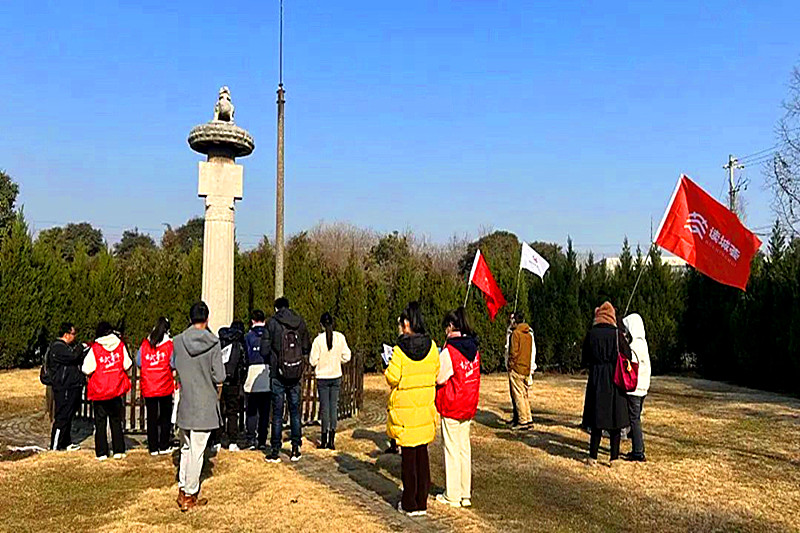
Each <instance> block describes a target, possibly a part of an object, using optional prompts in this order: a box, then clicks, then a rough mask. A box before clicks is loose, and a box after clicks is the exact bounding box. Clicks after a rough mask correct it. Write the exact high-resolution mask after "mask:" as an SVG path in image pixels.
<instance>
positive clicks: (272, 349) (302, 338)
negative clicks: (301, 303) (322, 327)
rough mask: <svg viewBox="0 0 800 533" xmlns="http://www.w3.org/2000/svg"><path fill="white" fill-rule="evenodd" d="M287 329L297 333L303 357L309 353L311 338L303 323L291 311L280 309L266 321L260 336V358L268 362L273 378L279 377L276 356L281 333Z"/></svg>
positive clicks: (281, 336)
mask: <svg viewBox="0 0 800 533" xmlns="http://www.w3.org/2000/svg"><path fill="white" fill-rule="evenodd" d="M287 327H288V328H291V329H294V330H296V331H297V338H298V340H299V342H300V348H301V350H302V352H303V355H304V356H306V358H307V357H308V354H310V353H311V337H310V336H309V334H308V328H306V323H305V321H304V320H303V319H302V318H301V317H300V315H298V314H297V313H295V312H294V311H292V310H291V309H281V310H280V311H278V312H277V313H275V314H274V315H272V317H271V318H270V319H269V320H268V321H267V325H266V327H265V328H264V334H263V335H262V336H261V356H262V357H263V358H264V359H266V360H268V361H269V366H270V375H271V376H272V377H273V378H279V376H280V374H278V354H279V353H280V351H281V344H282V343H283V332H284V330H285V329H286V328H287Z"/></svg>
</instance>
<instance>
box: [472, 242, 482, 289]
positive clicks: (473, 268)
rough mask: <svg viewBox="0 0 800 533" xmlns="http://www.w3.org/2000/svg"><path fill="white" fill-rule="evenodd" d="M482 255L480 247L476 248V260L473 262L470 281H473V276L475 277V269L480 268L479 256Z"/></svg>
mask: <svg viewBox="0 0 800 533" xmlns="http://www.w3.org/2000/svg"><path fill="white" fill-rule="evenodd" d="M480 256H481V251H480V249H477V250H475V260H474V261H473V262H472V270H470V271H469V283H472V278H474V277H475V271H476V270H477V269H478V258H480Z"/></svg>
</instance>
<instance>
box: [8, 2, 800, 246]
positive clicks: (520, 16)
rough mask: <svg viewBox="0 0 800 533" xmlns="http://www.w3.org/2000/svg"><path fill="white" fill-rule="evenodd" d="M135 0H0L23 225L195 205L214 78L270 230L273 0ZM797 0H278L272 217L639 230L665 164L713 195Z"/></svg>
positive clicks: (771, 88) (755, 203) (644, 238)
mask: <svg viewBox="0 0 800 533" xmlns="http://www.w3.org/2000/svg"><path fill="white" fill-rule="evenodd" d="M139 3H140V4H141V6H137V7H120V6H116V7H112V6H111V5H110V4H112V3H111V2H94V3H87V2H80V3H73V2H67V1H63V2H49V3H43V5H42V6H34V5H33V4H31V3H28V2H13V3H11V2H8V3H4V5H3V6H2V7H0V35H2V45H3V46H2V48H3V51H2V53H0V82H1V83H0V86H2V87H3V88H4V99H5V105H3V121H2V122H3V126H2V134H0V168H5V169H6V171H8V172H9V173H10V174H11V175H12V176H13V177H14V178H15V179H16V180H17V181H18V182H19V183H20V186H21V189H22V192H21V197H20V200H21V203H23V204H24V206H25V213H26V216H27V218H28V220H30V221H31V223H32V226H33V227H34V228H35V229H37V230H40V229H43V228H45V227H49V226H52V225H54V223H57V224H64V223H67V222H70V221H73V222H78V221H84V220H86V221H89V222H91V223H93V224H95V225H97V226H98V227H101V228H102V229H103V230H104V233H105V235H106V237H107V238H108V240H109V241H111V242H114V241H115V240H117V239H118V238H119V236H120V234H121V233H122V231H123V229H124V228H133V227H134V226H138V227H139V228H145V229H147V230H148V231H149V232H150V233H152V234H153V235H154V236H155V237H156V238H159V237H160V235H161V229H160V228H161V227H162V225H161V224H162V223H163V222H167V223H170V224H172V225H173V226H175V225H179V224H181V223H183V222H184V221H185V220H186V219H188V218H189V217H191V216H193V215H199V214H202V201H201V200H200V199H198V198H197V196H196V191H197V161H199V160H201V156H199V155H198V154H195V153H194V152H192V151H191V150H190V149H189V147H188V145H187V144H186V137H187V135H188V133H189V130H190V129H191V128H192V127H193V126H194V125H196V124H198V123H201V122H205V121H207V120H209V119H210V118H211V114H212V109H213V104H214V102H215V99H216V94H217V89H218V88H219V87H220V86H221V85H228V86H229V87H230V88H231V91H232V93H233V101H234V104H235V105H236V118H237V123H238V124H240V125H241V126H243V127H245V128H247V129H248V130H249V131H250V132H251V133H252V134H253V136H254V138H255V141H256V151H255V152H254V154H253V155H252V156H250V157H248V158H245V159H242V160H240V162H241V163H242V164H244V166H245V192H244V200H243V201H242V202H240V203H239V204H238V206H237V224H238V226H237V231H238V236H239V240H240V242H241V243H242V244H243V245H244V246H245V247H251V246H253V245H255V244H256V242H257V241H258V236H259V235H261V234H267V235H270V236H272V235H273V234H274V216H275V212H274V194H275V185H274V183H275V137H276V133H275V124H276V110H275V89H276V85H277V78H278V60H277V44H278V23H277V20H278V1H277V0H272V1H260V2H230V3H222V4H221V3H219V2H200V1H192V2H187V1H182V0H178V1H174V2H163V1H158V2H149V1H147V2H139ZM91 4H94V5H91ZM701 4H702V5H701ZM797 7H798V5H797V2H796V0H792V1H783V2H780V1H759V2H756V1H751V2H721V1H710V2H703V3H700V2H675V1H661V0H659V1H653V2H646V3H642V2H630V3H623V2H584V3H579V2H563V1H554V2H512V1H503V2H501V1H496V2H495V1H479V0H472V1H470V0H463V1H452V2H420V1H409V2H396V3H389V2H374V1H353V2H346V3H345V2H294V1H292V0H286V18H285V20H286V22H285V72H284V81H285V85H286V89H287V107H286V120H287V123H286V146H287V148H286V183H287V186H286V201H287V218H286V225H287V232H288V233H289V234H291V233H295V232H297V231H300V230H302V229H306V228H309V227H311V226H313V225H314V224H316V223H317V222H319V221H320V220H326V221H348V222H351V223H353V224H356V225H359V226H366V227H372V228H374V229H376V230H379V231H391V230H394V229H398V230H403V229H407V228H408V229H412V230H413V231H414V232H416V233H419V234H425V235H428V236H430V237H431V238H432V239H433V240H435V241H445V240H447V239H448V238H449V237H450V236H451V235H453V234H456V235H464V234H467V235H472V236H474V235H476V234H477V233H478V231H479V229H480V228H481V227H493V228H496V229H508V230H511V231H514V232H515V233H517V234H518V235H520V236H521V237H522V238H525V239H528V240H547V241H556V242H562V243H563V242H565V241H566V238H567V235H571V236H572V237H573V240H574V241H575V242H576V243H577V244H578V245H579V248H580V249H583V250H585V249H587V248H594V249H595V250H596V252H598V253H605V254H613V253H616V251H617V250H618V247H619V243H620V242H621V241H622V238H623V236H624V235H626V234H627V235H628V236H629V237H630V239H631V240H632V241H633V242H634V243H635V242H637V241H639V242H642V244H643V246H646V243H647V242H649V241H648V239H649V232H650V220H651V217H652V218H653V219H654V220H655V224H656V225H657V224H658V221H659V219H660V217H661V215H662V213H663V211H664V208H665V204H666V202H667V200H668V199H669V195H670V193H671V191H672V189H673V187H674V184H675V182H676V180H677V178H678V175H679V173H681V172H685V173H687V174H688V175H690V176H692V177H693V178H695V179H696V180H697V181H698V182H699V183H700V184H701V185H703V186H704V187H705V188H706V189H707V190H708V191H709V192H711V193H712V194H714V195H717V196H719V194H720V193H721V192H722V191H723V184H724V183H725V179H726V174H725V171H724V170H723V169H722V168H721V167H722V165H723V164H724V163H725V162H726V160H727V156H728V154H729V153H733V154H736V155H740V156H741V155H746V154H750V153H753V152H756V151H758V150H761V149H764V148H768V147H770V146H772V145H773V144H775V137H774V133H773V129H774V125H775V123H776V121H777V120H778V118H779V117H780V116H781V114H782V110H781V108H780V104H781V101H782V99H783V98H785V96H786V94H787V83H788V80H789V75H790V72H791V69H792V67H793V66H794V65H795V64H797V63H798V61H800V37H798V26H797V22H798V10H797ZM744 172H745V173H746V174H747V175H748V176H749V178H750V179H751V185H750V187H749V189H748V190H747V191H746V193H745V196H746V199H747V201H748V203H749V205H748V207H747V212H748V224H749V225H750V226H751V227H761V226H765V225H768V224H769V223H770V222H771V220H772V219H773V218H774V217H773V214H772V212H771V211H770V206H769V202H770V195H769V193H768V192H767V191H765V190H763V186H764V185H763V184H764V181H763V178H762V176H761V172H760V170H759V168H757V167H753V168H747V169H745V170H744Z"/></svg>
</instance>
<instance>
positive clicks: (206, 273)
mask: <svg viewBox="0 0 800 533" xmlns="http://www.w3.org/2000/svg"><path fill="white" fill-rule="evenodd" d="M233 111H234V109H233V104H232V103H231V100H230V91H229V90H228V88H227V87H223V88H222V89H220V92H219V101H218V102H217V105H216V107H215V108H214V119H213V120H212V121H211V122H208V123H206V124H201V125H200V126H196V127H195V128H194V129H192V132H191V133H190V134H189V146H191V147H192V149H193V150H194V151H196V152H199V153H201V154H206V155H207V156H208V160H207V161H202V162H200V164H199V179H198V184H197V195H198V196H200V197H201V198H205V226H204V232H203V290H202V296H201V298H202V299H203V301H204V302H205V303H206V304H207V305H208V308H209V311H210V316H209V321H208V322H209V324H208V325H209V328H210V329H211V331H212V332H213V333H214V334H215V335H216V334H217V333H218V332H219V328H221V327H223V326H229V325H230V323H231V321H232V320H233V303H234V302H233V296H234V284H233V273H234V272H233V259H234V257H233V254H234V246H235V240H234V239H235V233H234V230H235V227H236V225H235V217H234V213H235V201H236V200H241V199H242V192H243V184H244V169H243V167H242V166H241V165H237V164H236V158H237V157H244V156H247V155H250V154H251V153H252V152H253V149H254V148H255V143H254V142H253V138H252V137H251V136H250V134H249V133H247V131H245V130H243V129H242V128H240V127H238V126H236V125H235V124H234V123H233Z"/></svg>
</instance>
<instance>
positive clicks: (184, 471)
mask: <svg viewBox="0 0 800 533" xmlns="http://www.w3.org/2000/svg"><path fill="white" fill-rule="evenodd" d="M210 436H211V432H210V431H194V430H188V429H181V430H180V438H181V466H180V470H178V487H180V488H182V489H183V492H185V493H186V494H189V495H192V494H197V493H198V492H199V491H200V473H201V472H202V471H203V455H204V454H205V451H206V444H208V437H210Z"/></svg>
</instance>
